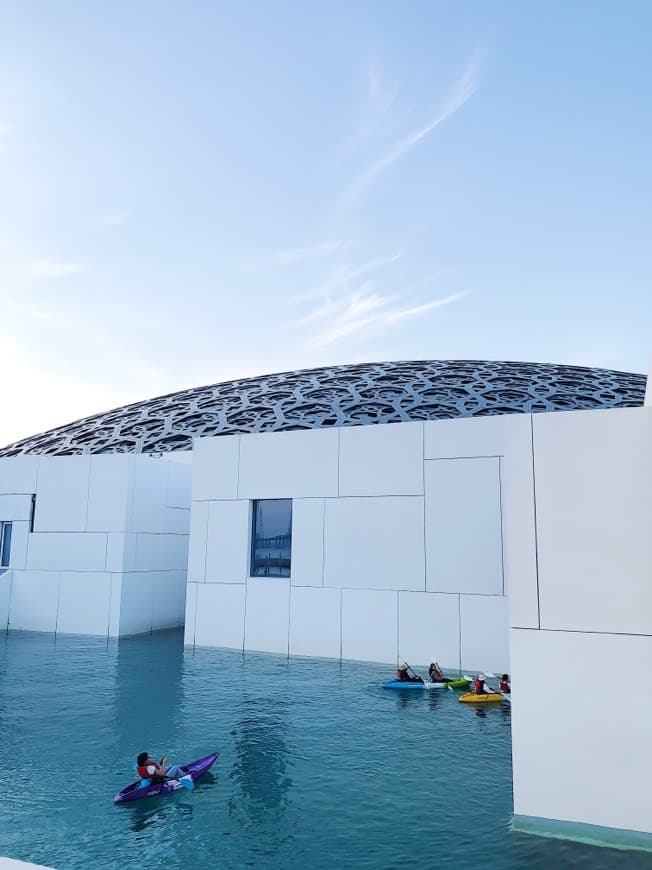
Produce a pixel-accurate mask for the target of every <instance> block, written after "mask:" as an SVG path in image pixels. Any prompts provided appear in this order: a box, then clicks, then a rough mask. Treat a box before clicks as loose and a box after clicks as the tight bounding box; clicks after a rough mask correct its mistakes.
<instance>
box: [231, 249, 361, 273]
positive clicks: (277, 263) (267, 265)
mask: <svg viewBox="0 0 652 870" xmlns="http://www.w3.org/2000/svg"><path fill="white" fill-rule="evenodd" d="M352 247H353V245H352V244H351V243H350V242H343V241H327V242H318V243H317V244H314V245H306V246H305V247H299V248H288V249H286V250H282V251H275V252H273V253H271V254H269V255H268V256H267V257H263V258H261V259H260V260H258V261H257V262H255V263H251V264H250V265H248V266H247V267H246V269H245V272H262V271H265V270H266V269H277V268H280V267H283V266H294V265H296V264H298V263H305V262H308V261H310V260H320V259H323V258H325V257H330V256H333V255H334V254H341V253H343V252H345V251H348V250H350V249H351V248H352Z"/></svg>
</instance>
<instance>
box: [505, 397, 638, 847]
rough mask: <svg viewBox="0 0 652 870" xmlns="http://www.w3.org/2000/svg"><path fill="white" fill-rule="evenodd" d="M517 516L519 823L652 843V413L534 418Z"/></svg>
mask: <svg viewBox="0 0 652 870" xmlns="http://www.w3.org/2000/svg"><path fill="white" fill-rule="evenodd" d="M528 469H529V471H528ZM504 505H505V566H506V576H507V579H508V582H509V587H510V625H511V629H510V647H511V661H512V671H513V675H512V676H513V685H514V687H515V688H514V696H513V702H512V709H513V716H512V750H513V760H514V811H515V817H516V824H517V826H519V825H521V826H522V827H524V828H527V829H529V830H532V829H533V830H535V831H536V830H537V824H536V822H537V820H538V821H539V822H540V823H541V827H542V829H543V830H547V831H550V830H551V828H550V823H551V821H554V820H559V821H561V822H563V823H573V824H575V825H578V826H579V827H578V828H577V829H575V830H574V831H573V833H574V834H575V835H578V834H579V835H580V836H581V835H582V831H583V830H584V826H599V827H598V828H595V827H590V828H586V831H587V833H586V834H585V836H588V837H590V838H591V839H593V840H596V839H598V840H600V839H602V840H604V841H605V842H611V841H613V840H614V839H615V837H614V829H620V831H630V832H633V831H638V832H644V833H648V834H651V835H652V802H651V801H650V783H651V782H652V758H651V757H650V753H649V723H650V720H651V718H652V684H651V682H650V679H649V670H650V666H651V663H652V549H651V548H650V540H651V538H650V534H651V530H652V408H651V407H643V408H629V409H621V410H601V411H572V412H565V413H561V414H539V415H535V416H533V417H531V416H524V417H523V418H522V419H521V420H520V421H519V424H518V426H517V427H515V428H512V429H511V430H510V437H509V438H508V440H507V445H506V461H505V467H504ZM532 820H534V824H532ZM553 830H554V826H553ZM561 831H562V833H568V828H567V827H564V826H562V827H561ZM650 842H652V840H651V841H650Z"/></svg>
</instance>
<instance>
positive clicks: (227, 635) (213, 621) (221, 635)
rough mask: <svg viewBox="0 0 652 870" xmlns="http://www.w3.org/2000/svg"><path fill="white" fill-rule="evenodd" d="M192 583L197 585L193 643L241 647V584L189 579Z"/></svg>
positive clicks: (243, 610) (243, 589)
mask: <svg viewBox="0 0 652 870" xmlns="http://www.w3.org/2000/svg"><path fill="white" fill-rule="evenodd" d="M192 585H193V586H195V588H196V589H197V593H196V594H197V622H196V625H195V643H196V644H197V646H220V647H227V648H229V649H240V650H241V649H242V648H243V645H244V624H245V592H246V587H245V584H244V583H242V584H235V583H193V584H192ZM286 643H287V640H286ZM286 648H287V647H286Z"/></svg>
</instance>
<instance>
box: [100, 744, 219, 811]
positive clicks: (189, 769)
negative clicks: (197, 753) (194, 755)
mask: <svg viewBox="0 0 652 870" xmlns="http://www.w3.org/2000/svg"><path fill="white" fill-rule="evenodd" d="M219 754H220V753H219V752H213V753H212V754H211V755H206V756H205V757H204V758H198V759H197V760H196V761H191V762H189V763H188V764H182V765H180V767H181V770H183V772H184V774H185V775H186V776H188V775H190V777H191V778H192V781H193V782H194V781H195V780H196V779H199V777H200V776H203V775H204V774H205V773H206V771H207V770H210V768H211V767H212V766H213V765H214V764H215V762H216V761H217V757H218V755H219ZM140 782H141V781H140V780H139V779H138V780H136V782H132V783H131V785H128V786H127V787H126V788H123V789H122V791H119V792H118V793H117V795H116V796H115V797H114V798H113V802H114V803H116V804H123V803H125V802H126V801H138V800H142V799H143V798H148V797H156V796H157V795H162V794H172V792H175V791H178V790H179V789H180V788H183V786H182V785H181V783H179V782H178V780H174V779H172V780H168V781H167V782H162V783H160V784H159V785H146V786H144V787H143V788H141V787H140Z"/></svg>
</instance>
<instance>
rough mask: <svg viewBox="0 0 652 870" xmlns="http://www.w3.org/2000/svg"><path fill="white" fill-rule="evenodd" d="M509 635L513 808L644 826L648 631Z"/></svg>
mask: <svg viewBox="0 0 652 870" xmlns="http://www.w3.org/2000/svg"><path fill="white" fill-rule="evenodd" d="M598 413H599V414H603V413H605V412H603V411H600V412H598ZM618 413H622V412H620V411H619V412H618ZM510 644H511V657H512V670H513V673H512V686H513V689H514V694H513V696H512V697H513V703H512V708H513V713H512V754H513V758H514V811H515V813H516V814H518V815H524V816H534V817H538V818H544V819H558V820H559V819H560V820H563V821H571V822H581V823H584V824H590V825H603V826H605V827H609V828H619V829H623V830H629V831H643V832H647V833H652V813H651V812H650V782H652V756H650V751H649V748H650V721H651V720H652V687H651V685H650V681H649V680H648V679H647V674H646V673H645V670H646V668H647V667H648V666H649V662H652V637H635V636H627V635H613V634H611V635H607V634H585V633H581V632H562V631H554V632H548V631H529V630H520V629H512V630H511V632H510ZM641 666H643V671H644V673H643V679H642V680H641V681H635V682H634V684H633V688H632V691H631V692H628V691H627V690H621V691H618V687H622V686H623V685H624V682H623V676H624V675H626V674H632V673H633V674H637V673H638V671H640V668H641ZM596 670H597V674H596ZM556 675H561V679H554V703H552V704H551V703H548V704H546V703H542V702H541V692H542V686H543V687H544V689H545V686H546V680H547V679H548V680H550V679H551V678H553V677H554V676H556ZM587 675H588V677H589V679H588V683H584V684H582V681H581V677H582V676H587ZM578 678H579V679H580V683H579V684H578ZM614 693H615V694H614ZM608 698H611V700H605V699H608ZM561 710H563V711H564V715H563V716H561V715H560V711H561ZM614 795H618V796H619V798H618V799H617V800H615V799H614ZM622 854H623V855H625V854H626V853H622ZM623 866H627V860H626V859H623Z"/></svg>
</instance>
